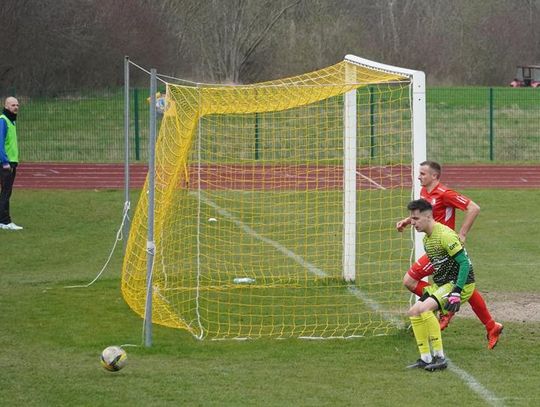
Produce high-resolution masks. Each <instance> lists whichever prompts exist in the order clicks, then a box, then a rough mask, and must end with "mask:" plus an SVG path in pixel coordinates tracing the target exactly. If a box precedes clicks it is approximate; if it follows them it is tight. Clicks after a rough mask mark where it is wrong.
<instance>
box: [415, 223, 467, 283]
mask: <svg viewBox="0 0 540 407" xmlns="http://www.w3.org/2000/svg"><path fill="white" fill-rule="evenodd" d="M424 249H425V251H426V254H427V256H428V257H429V261H430V262H431V264H433V268H434V269H435V271H434V273H433V282H434V283H435V284H437V285H439V286H441V285H443V284H446V283H449V282H453V283H454V284H455V283H456V282H457V279H458V274H459V263H458V262H457V261H456V260H455V256H456V255H458V254H459V253H461V252H464V254H465V255H466V256H467V259H468V260H469V275H468V276H467V281H466V284H470V283H474V272H473V266H472V262H471V260H470V259H469V256H468V255H467V251H466V250H465V248H464V247H463V245H462V244H461V242H460V241H459V236H458V235H457V233H456V232H455V231H453V230H452V229H450V228H449V227H448V226H445V225H443V224H441V223H438V222H435V226H434V227H433V231H432V233H431V236H428V235H427V234H426V235H425V236H424Z"/></svg>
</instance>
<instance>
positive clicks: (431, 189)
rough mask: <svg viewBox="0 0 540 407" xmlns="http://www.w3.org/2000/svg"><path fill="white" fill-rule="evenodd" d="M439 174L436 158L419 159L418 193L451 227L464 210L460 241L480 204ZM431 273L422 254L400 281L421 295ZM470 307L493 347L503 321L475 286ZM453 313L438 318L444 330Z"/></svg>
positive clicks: (404, 221)
mask: <svg viewBox="0 0 540 407" xmlns="http://www.w3.org/2000/svg"><path fill="white" fill-rule="evenodd" d="M440 177H441V166H440V164H438V163H436V162H435V161H424V162H422V163H420V175H419V176H418V179H419V180H420V185H421V186H422V188H421V190H420V197H421V198H422V199H425V200H426V201H428V202H429V203H430V204H431V205H432V207H433V218H434V219H435V221H436V222H439V223H442V224H443V225H446V226H448V227H450V228H452V229H454V230H455V228H456V209H459V210H461V211H464V212H465V218H464V219H463V223H462V225H461V228H460V229H459V232H458V235H459V238H460V240H461V242H462V243H465V240H466V238H467V234H468V233H469V231H470V229H471V227H472V225H473V223H474V220H475V219H476V217H477V216H478V214H479V213H480V207H479V206H478V205H477V204H476V203H474V202H473V201H472V200H471V199H470V198H468V197H466V196H465V195H461V194H460V193H458V192H456V191H454V190H452V189H450V188H448V187H447V186H445V185H443V184H441V182H440V181H439V179H440ZM410 223H411V220H410V218H408V217H407V218H405V219H402V220H400V221H399V222H397V224H396V229H397V230H398V231H399V232H402V231H403V229H405V227H407V225H410ZM432 273H433V265H432V264H431V263H430V262H429V259H428V257H427V256H426V255H425V254H424V255H423V256H422V257H420V258H419V259H418V260H417V261H416V262H415V263H414V264H413V265H412V266H411V268H410V269H409V271H408V272H407V274H405V276H404V277H403V284H404V285H405V287H407V288H408V289H409V291H411V292H412V293H414V294H416V295H418V296H419V297H421V296H422V293H423V289H424V287H426V286H427V285H429V283H428V282H426V281H423V280H422V279H423V278H427V276H429V275H430V274H432ZM469 304H471V308H472V310H473V311H474V313H475V314H476V316H477V317H478V319H479V320H480V321H481V322H482V323H483V324H484V325H485V327H486V331H487V339H488V349H493V348H494V347H495V345H497V342H498V341H499V336H500V334H501V332H502V330H503V326H502V324H500V323H498V322H495V320H494V319H493V318H492V317H491V314H490V313H489V311H488V309H487V305H486V302H485V301H484V298H483V297H482V295H481V294H480V293H479V292H478V290H474V292H473V294H472V296H471V298H470V299H469ZM453 315H454V314H452V313H449V314H447V315H446V316H442V317H441V318H440V325H441V330H444V329H445V328H446V327H447V326H448V324H449V323H450V320H451V319H452V317H453Z"/></svg>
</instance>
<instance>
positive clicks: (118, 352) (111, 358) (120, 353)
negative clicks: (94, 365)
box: [101, 346, 127, 372]
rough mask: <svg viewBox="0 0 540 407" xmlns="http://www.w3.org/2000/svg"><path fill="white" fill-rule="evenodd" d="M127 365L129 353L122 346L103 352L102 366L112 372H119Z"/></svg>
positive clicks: (109, 348)
mask: <svg viewBox="0 0 540 407" xmlns="http://www.w3.org/2000/svg"><path fill="white" fill-rule="evenodd" d="M126 363H127V353H126V351H125V350H124V349H122V348H121V347H120V346H109V347H108V348H105V349H103V352H101V366H103V368H104V369H106V370H108V371H110V372H117V371H119V370H120V369H122V368H123V367H124V366H125V365H126Z"/></svg>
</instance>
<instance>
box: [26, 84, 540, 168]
mask: <svg viewBox="0 0 540 407" xmlns="http://www.w3.org/2000/svg"><path fill="white" fill-rule="evenodd" d="M16 96H17V95H16ZM147 98H148V89H132V90H131V98H130V99H131V106H130V134H131V135H132V136H131V137H132V139H131V140H130V144H131V147H130V150H131V155H132V158H131V160H132V161H134V162H136V161H141V162H145V161H146V160H147V143H148V127H149V125H148V104H147ZM19 99H20V102H21V108H20V112H19V120H18V122H17V127H18V134H19V144H20V150H21V154H20V156H21V160H22V161H35V162H45V161H65V162H69V161H71V162H122V161H123V159H124V105H123V103H124V98H123V91H122V89H115V90H106V91H100V92H85V93H77V92H65V93H64V94H61V95H56V96H54V97H35V98H28V97H24V96H19ZM427 129H428V130H427V146H428V154H427V156H428V158H429V159H433V160H437V161H440V162H442V163H445V164H448V163H537V162H540V89H532V88H517V89H513V88H487V87H475V88H457V87H452V88H450V87H449V88H428V90H427Z"/></svg>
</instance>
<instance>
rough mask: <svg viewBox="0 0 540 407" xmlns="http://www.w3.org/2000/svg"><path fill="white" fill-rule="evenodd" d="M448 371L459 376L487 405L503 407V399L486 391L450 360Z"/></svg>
mask: <svg viewBox="0 0 540 407" xmlns="http://www.w3.org/2000/svg"><path fill="white" fill-rule="evenodd" d="M448 369H449V370H450V371H451V372H452V373H454V374H455V375H456V376H458V377H459V378H460V379H461V380H462V381H463V382H464V383H465V384H466V385H467V386H468V387H469V388H470V389H471V390H472V391H473V392H475V393H476V394H478V395H479V396H480V397H481V398H482V399H483V400H484V401H485V402H486V403H488V404H489V405H490V406H494V407H503V406H504V402H503V399H501V398H499V397H497V396H496V395H495V394H493V393H492V392H490V391H489V390H488V389H486V388H485V387H484V386H482V384H480V383H479V382H478V380H476V379H475V378H474V377H473V376H472V375H470V374H469V373H467V372H466V371H465V370H463V369H461V368H459V367H458V366H456V365H455V364H454V363H453V362H452V361H451V360H450V359H448Z"/></svg>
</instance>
